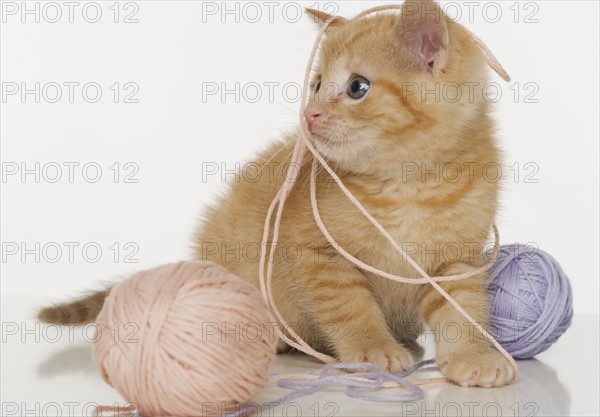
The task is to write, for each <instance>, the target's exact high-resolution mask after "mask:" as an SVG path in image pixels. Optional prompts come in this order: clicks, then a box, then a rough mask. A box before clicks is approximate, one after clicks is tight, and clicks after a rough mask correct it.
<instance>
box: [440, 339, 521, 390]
mask: <svg viewBox="0 0 600 417" xmlns="http://www.w3.org/2000/svg"><path fill="white" fill-rule="evenodd" d="M436 363H437V366H438V367H439V368H440V370H441V371H442V372H443V373H444V374H445V375H446V376H447V377H448V378H450V379H451V380H452V381H454V382H456V383H457V384H458V385H461V386H463V387H474V386H477V387H486V388H490V387H501V386H503V385H507V384H510V383H511V382H512V381H513V380H514V379H515V370H514V369H513V367H512V365H511V363H510V362H509V361H508V359H506V358H505V357H504V355H502V354H501V353H500V352H498V351H495V350H492V349H491V348H490V349H489V350H486V351H483V352H481V351H480V352H477V351H476V350H475V349H473V350H469V349H461V350H458V351H454V352H450V353H446V354H440V355H438V356H437V358H436Z"/></svg>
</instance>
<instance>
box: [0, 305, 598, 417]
mask: <svg viewBox="0 0 600 417" xmlns="http://www.w3.org/2000/svg"><path fill="white" fill-rule="evenodd" d="M45 301H47V300H43V299H40V298H25V297H3V298H2V338H3V340H2V358H1V365H2V391H1V394H2V413H1V415H2V416H13V415H14V416H24V415H36V416H62V417H67V416H68V417H74V416H87V415H92V410H93V406H94V405H95V404H105V405H112V404H115V403H119V404H123V402H124V401H123V399H122V398H120V396H119V395H118V394H117V393H116V392H115V391H114V390H113V389H112V388H111V387H110V386H108V385H107V384H105V383H104V382H103V381H102V379H101V378H100V375H99V374H98V372H97V371H96V369H95V365H94V363H93V361H92V353H91V352H92V350H91V344H90V343H89V342H86V341H85V337H86V336H85V335H84V334H82V329H81V328H78V329H69V328H62V330H60V331H58V330H57V329H58V328H57V327H54V326H49V327H45V326H44V325H42V324H39V323H38V324H36V322H35V320H33V317H34V311H35V309H36V307H38V306H40V305H43V304H44V302H45ZM598 329H599V320H598V316H593V315H576V316H575V317H574V320H573V324H572V326H571V328H570V329H569V330H568V331H567V333H566V334H565V335H564V336H563V337H562V338H561V339H560V340H559V341H558V342H557V343H556V344H555V345H554V346H552V347H551V348H550V349H549V350H548V351H546V352H544V353H542V354H540V355H539V356H538V357H537V358H536V359H530V360H524V361H519V362H518V363H519V367H520V369H521V375H520V377H519V379H518V380H517V382H515V383H514V384H513V385H510V386H507V387H503V388H494V389H485V388H462V387H459V386H455V385H452V384H437V385H428V386H424V387H423V390H424V398H423V399H422V400H419V401H416V402H409V403H400V402H389V403H383V402H374V401H365V400H359V399H353V398H350V397H347V396H346V394H345V392H344V388H343V387H327V388H323V389H322V390H321V391H319V392H317V393H315V394H312V395H310V396H307V397H303V398H297V399H294V400H292V401H291V402H289V403H287V404H284V405H282V406H279V407H276V408H275V409H273V410H270V411H269V412H264V413H263V415H268V416H280V415H286V416H296V415H298V416H313V417H314V416H338V417H341V416H379V415H382V416H386V415H389V416H392V415H394V416H395V415H402V413H403V415H407V416H421V415H429V416H457V415H459V416H477V415H488V416H495V415H506V416H598V415H600V408H599V403H598V393H599V384H598V377H599V362H598V357H599V355H598V352H599V345H598ZM431 353H432V352H431V348H430V347H429V346H427V351H426V355H430V354H431ZM321 366H322V365H321V364H320V363H318V362H316V361H315V360H313V359H312V358H309V357H307V356H304V355H298V354H288V355H280V356H278V357H277V359H276V361H275V363H274V366H273V368H272V371H273V372H285V373H288V372H293V371H301V372H305V371H312V370H314V371H317V370H319V369H320V368H321ZM435 375H438V374H437V371H435V370H423V371H419V372H418V373H417V374H416V375H415V376H419V377H427V376H435ZM288 392H289V390H287V389H283V388H279V387H277V386H276V385H275V384H274V383H269V385H268V386H267V388H266V389H265V390H264V391H263V392H261V393H260V394H259V395H258V396H257V397H256V398H255V401H256V402H262V401H271V400H274V399H277V398H279V397H280V396H282V395H284V394H286V393H288Z"/></svg>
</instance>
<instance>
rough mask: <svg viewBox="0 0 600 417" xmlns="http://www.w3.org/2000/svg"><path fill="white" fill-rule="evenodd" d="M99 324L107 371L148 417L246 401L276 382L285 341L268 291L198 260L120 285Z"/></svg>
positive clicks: (100, 361) (102, 365)
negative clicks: (274, 370) (271, 379)
mask: <svg viewBox="0 0 600 417" xmlns="http://www.w3.org/2000/svg"><path fill="white" fill-rule="evenodd" d="M97 323H98V326H99V327H98V328H99V331H98V335H97V337H96V343H95V345H94V358H95V361H96V365H97V367H98V369H99V370H100V373H101V375H102V377H103V378H104V380H105V381H106V382H107V383H108V384H110V385H112V386H113V387H114V388H115V389H116V390H117V391H118V392H119V393H120V394H121V395H122V396H123V397H124V398H125V399H126V400H127V401H129V402H131V403H133V404H134V406H135V407H136V408H137V410H138V411H139V413H141V414H142V415H144V416H146V417H150V416H181V417H183V416H198V415H204V414H205V413H207V412H212V414H213V415H215V414H223V413H224V412H228V411H230V410H234V409H236V407H239V406H240V405H243V404H246V403H247V402H249V401H250V399H251V398H252V397H254V396H255V395H256V394H257V393H258V392H259V391H260V390H261V389H262V388H263V387H264V385H265V384H266V383H267V380H268V370H269V367H270V365H271V362H272V361H273V359H274V358H275V350H276V344H277V340H278V338H277V335H276V333H275V332H274V328H273V325H272V324H273V323H274V320H273V318H272V317H271V315H270V313H269V311H268V309H267V307H266V304H265V303H264V301H263V299H262V296H261V294H260V293H259V292H258V291H257V290H256V289H255V288H254V287H253V286H252V285H250V284H249V283H247V282H245V281H243V280H242V279H241V278H239V277H237V276H235V275H233V274H231V273H229V272H228V271H227V270H225V269H224V268H223V267H220V266H218V265H216V264H212V263H203V262H199V261H196V262H179V263H174V264H169V265H164V266H160V267H158V268H155V269H151V270H147V271H142V272H138V273H136V274H135V275H133V276H132V277H131V278H129V279H127V280H125V281H123V282H121V283H119V284H118V285H116V286H115V287H114V288H113V289H112V291H111V293H110V295H109V297H108V298H107V299H106V301H105V303H104V306H103V308H102V311H101V312H100V314H99V316H98V319H97ZM100 332H101V333H100Z"/></svg>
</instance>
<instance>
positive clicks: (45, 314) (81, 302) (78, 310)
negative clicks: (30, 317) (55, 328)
mask: <svg viewBox="0 0 600 417" xmlns="http://www.w3.org/2000/svg"><path fill="white" fill-rule="evenodd" d="M109 292H110V288H107V289H104V290H100V291H93V292H89V293H87V294H85V295H84V296H83V297H81V298H79V299H77V300H74V301H71V302H65V303H58V304H53V305H51V306H48V307H44V308H42V309H41V310H40V311H38V314H37V318H38V320H40V321H43V322H46V323H54V324H62V325H69V324H70V325H77V324H87V323H91V322H93V321H94V320H95V319H96V317H97V316H98V313H100V310H101V309H102V306H103V305H104V300H105V299H106V297H107V296H108V293H109Z"/></svg>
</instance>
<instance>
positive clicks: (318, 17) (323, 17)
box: [304, 7, 346, 28]
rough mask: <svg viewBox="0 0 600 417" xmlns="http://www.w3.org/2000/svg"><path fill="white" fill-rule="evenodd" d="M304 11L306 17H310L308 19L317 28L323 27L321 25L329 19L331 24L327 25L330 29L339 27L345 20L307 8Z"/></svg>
mask: <svg viewBox="0 0 600 417" xmlns="http://www.w3.org/2000/svg"><path fill="white" fill-rule="evenodd" d="M304 11H305V12H306V14H307V15H308V17H310V19H311V20H312V21H313V22H315V23H316V24H317V25H318V26H319V27H321V26H323V24H324V23H325V22H327V21H328V20H329V19H332V21H331V23H330V24H329V27H330V28H332V27H336V26H339V25H341V24H342V23H344V22H345V21H346V19H344V18H343V17H339V16H334V15H331V14H329V13H327V12H324V11H322V10H315V9H310V8H308V7H307V8H306V9H304Z"/></svg>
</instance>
